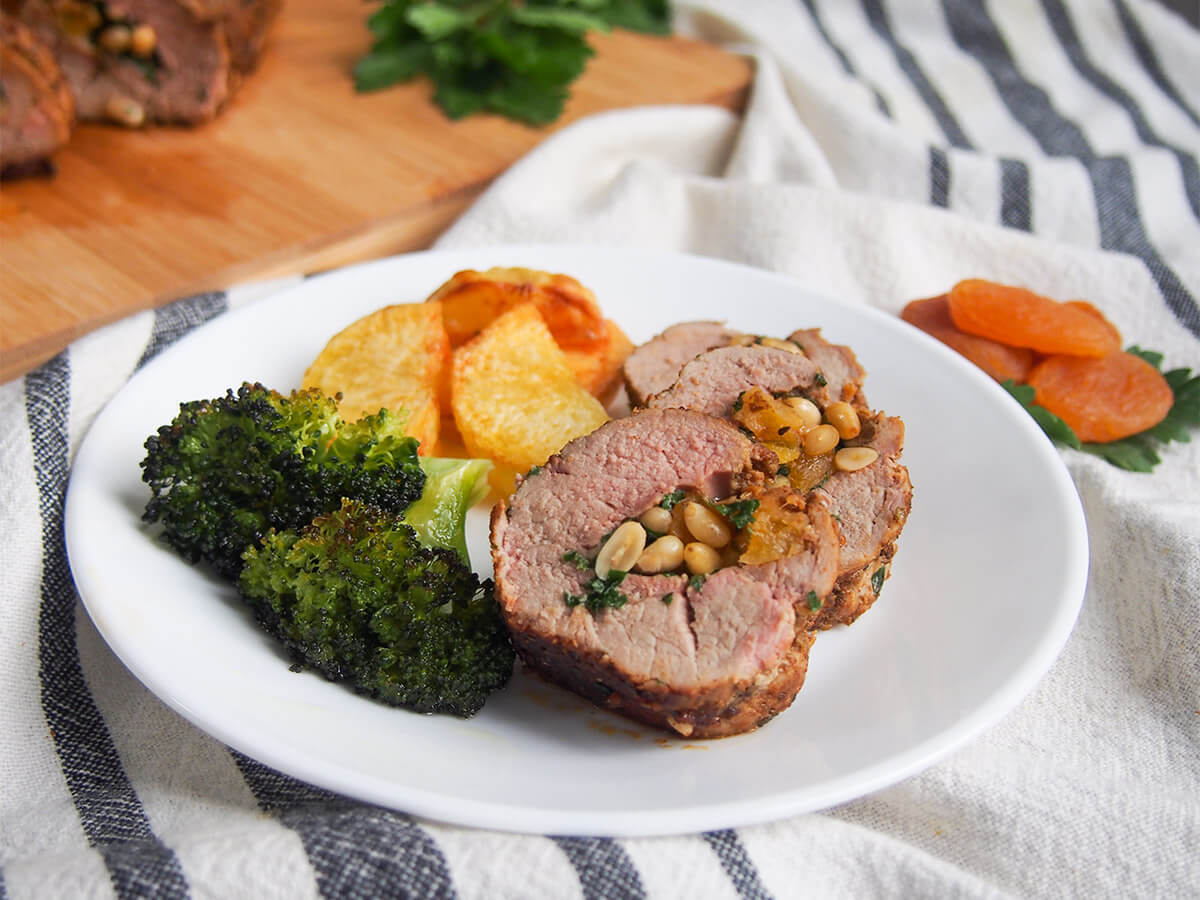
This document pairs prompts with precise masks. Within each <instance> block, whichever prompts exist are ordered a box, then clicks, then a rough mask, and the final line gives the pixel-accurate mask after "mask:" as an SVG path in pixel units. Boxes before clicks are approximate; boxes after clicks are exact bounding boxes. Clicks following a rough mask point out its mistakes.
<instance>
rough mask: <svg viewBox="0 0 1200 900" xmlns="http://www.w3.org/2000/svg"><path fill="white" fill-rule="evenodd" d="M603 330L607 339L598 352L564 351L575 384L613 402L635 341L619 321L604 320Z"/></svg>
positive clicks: (606, 400)
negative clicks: (626, 360)
mask: <svg viewBox="0 0 1200 900" xmlns="http://www.w3.org/2000/svg"><path fill="white" fill-rule="evenodd" d="M604 328H605V331H606V332H607V336H606V340H605V341H604V342H603V344H602V345H601V346H600V347H598V348H597V349H595V350H565V351H564V352H565V353H566V356H567V365H569V366H570V367H571V370H572V371H573V372H574V373H575V379H576V381H578V382H579V384H580V386H581V387H582V388H583V389H584V390H585V391H587V392H588V393H589V394H591V395H592V396H593V397H596V398H598V399H599V400H600V402H601V403H607V402H608V401H609V400H611V399H612V397H613V395H614V394H615V393H616V391H617V388H619V387H620V386H621V366H623V365H624V364H625V358H626V357H628V356H629V354H630V353H632V352H633V342H632V341H630V340H629V338H628V337H626V336H625V332H623V331H622V330H621V329H620V327H618V325H617V323H616V322H614V321H612V320H611V319H605V320H604Z"/></svg>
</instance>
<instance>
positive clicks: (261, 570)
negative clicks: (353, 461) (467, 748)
mask: <svg viewBox="0 0 1200 900" xmlns="http://www.w3.org/2000/svg"><path fill="white" fill-rule="evenodd" d="M238 586H239V589H240V590H241V592H242V595H243V596H244V597H245V598H246V601H247V602H248V603H249V604H250V606H251V607H252V608H253V610H254V611H255V613H256V615H257V616H258V619H259V621H260V622H261V623H262V624H263V626H264V627H265V628H266V629H267V630H268V631H270V632H272V633H273V634H274V635H276V636H277V637H278V638H279V639H280V640H281V641H283V643H284V644H285V645H286V646H287V648H288V649H289V651H290V652H291V653H292V655H293V656H294V658H295V659H296V660H297V661H298V662H302V663H304V664H306V665H308V666H310V667H312V668H314V669H316V670H317V671H319V672H320V673H321V674H323V675H325V676H326V677H327V678H330V679H332V680H336V681H345V682H348V683H349V684H351V685H352V686H353V687H354V688H355V690H357V691H359V692H361V693H363V694H366V695H369V696H371V697H373V698H376V699H378V700H381V701H383V702H385V703H390V704H393V705H395V706H403V707H407V708H409V709H413V710H417V711H419V712H443V713H453V714H455V715H459V716H470V715H473V714H474V713H476V712H478V710H479V709H480V707H482V706H483V703H484V700H486V699H487V696H488V694H490V693H491V692H492V691H494V690H496V689H498V688H500V687H502V686H503V685H504V684H505V682H506V681H508V678H509V676H510V675H511V674H512V668H513V650H512V647H511V645H510V644H509V641H508V636H507V633H506V631H505V628H504V623H503V621H502V620H501V618H500V612H499V608H498V607H497V605H496V601H495V599H494V597H493V593H492V584H491V582H490V581H489V582H484V583H483V584H481V583H480V582H479V579H478V578H477V577H476V575H475V574H474V573H473V572H472V571H471V569H470V568H469V567H468V566H467V565H466V564H465V563H464V562H463V561H462V560H461V559H460V558H459V556H458V555H457V554H456V553H455V552H454V551H453V550H451V549H448V548H445V547H425V546H422V544H421V543H420V542H419V541H418V539H417V535H416V532H415V531H413V529H412V527H411V526H409V525H406V524H404V523H403V522H402V520H401V518H400V517H399V516H396V515H393V514H390V513H385V512H383V511H381V510H379V509H376V508H374V507H371V506H369V505H367V504H364V503H360V502H356V501H351V500H347V501H346V502H345V503H343V504H342V506H341V507H340V508H339V509H338V510H336V511H335V512H332V513H329V514H327V515H324V516H321V517H319V518H317V519H316V520H315V521H314V522H313V523H312V524H311V525H309V526H308V527H306V528H304V529H302V530H300V531H295V530H288V531H278V532H272V533H271V534H269V535H268V536H267V538H266V539H265V540H264V541H263V542H262V544H261V545H259V546H258V547H252V548H250V549H249V550H247V551H246V564H245V568H244V569H243V570H242V573H241V578H240V580H239V582H238Z"/></svg>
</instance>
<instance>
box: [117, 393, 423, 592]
mask: <svg viewBox="0 0 1200 900" xmlns="http://www.w3.org/2000/svg"><path fill="white" fill-rule="evenodd" d="M401 424H402V422H401V420H400V419H398V418H397V417H396V416H393V415H392V414H390V413H388V412H386V411H383V412H380V413H378V414H377V415H374V416H368V417H365V418H363V419H361V420H359V421H358V422H355V423H353V424H350V423H346V422H344V421H342V419H341V417H340V416H339V415H338V412H337V403H336V402H335V401H334V400H333V399H332V398H329V397H325V396H323V395H322V394H321V393H319V392H317V391H299V392H295V393H293V394H291V395H290V396H283V395H281V394H278V393H276V392H275V391H271V390H269V389H267V388H265V387H263V386H262V385H260V384H243V385H242V386H241V387H240V388H238V390H237V392H236V393H234V392H233V391H232V390H230V391H227V392H226V394H225V396H223V397H217V398H216V399H213V400H197V401H193V402H189V403H183V404H181V405H180V407H179V415H178V416H176V418H175V419H174V421H172V422H171V424H169V425H164V426H163V427H161V428H159V429H158V432H157V433H156V434H153V435H151V436H150V437H149V438H148V439H147V440H146V444H145V447H146V457H145V459H143V460H142V464H141V465H142V480H143V481H145V482H146V483H147V484H148V485H150V490H151V498H150V501H149V502H148V503H147V504H146V509H145V512H144V513H143V516H142V518H143V519H144V520H145V521H146V522H161V523H162V525H163V529H164V536H165V538H166V540H167V542H168V543H169V544H170V545H171V546H172V547H173V548H174V549H175V550H176V551H177V552H178V553H179V554H180V555H181V556H182V557H184V558H185V559H187V560H188V561H189V562H192V563H195V562H198V561H200V560H205V561H207V562H208V563H210V564H211V565H212V566H213V568H214V569H216V571H217V572H218V573H220V574H221V575H223V576H224V577H226V578H229V579H234V578H236V577H237V575H238V573H239V572H240V571H241V569H242V553H243V551H244V550H245V549H246V548H247V547H248V546H250V545H252V544H256V543H258V541H259V540H260V539H261V538H262V537H263V536H264V535H265V534H266V533H267V532H268V531H269V530H270V529H271V528H276V529H288V528H300V527H302V526H304V525H307V524H308V523H309V522H311V521H312V520H313V518H315V517H316V516H317V515H320V514H322V513H327V512H331V511H333V510H336V509H337V508H338V507H340V506H341V503H342V498H343V497H352V498H355V499H358V500H363V501H366V502H369V503H371V504H373V505H375V506H378V507H379V508H381V509H384V510H388V511H391V512H395V513H397V514H399V513H401V512H403V511H404V510H405V509H406V508H407V507H408V506H409V504H411V503H412V502H413V501H414V500H416V499H417V498H418V497H420V496H421V490H422V487H423V485H424V482H425V475H424V473H423V472H422V470H421V467H420V464H419V462H418V460H417V442H416V440H414V439H413V438H411V437H405V436H404V435H403V433H402V431H401V428H400V426H401Z"/></svg>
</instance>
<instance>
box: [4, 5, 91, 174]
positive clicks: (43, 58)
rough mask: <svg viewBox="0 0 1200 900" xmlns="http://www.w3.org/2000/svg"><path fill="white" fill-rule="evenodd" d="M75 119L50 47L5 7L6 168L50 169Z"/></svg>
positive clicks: (27, 171) (13, 170)
mask: <svg viewBox="0 0 1200 900" xmlns="http://www.w3.org/2000/svg"><path fill="white" fill-rule="evenodd" d="M74 123H75V101H74V99H73V97H72V95H71V89H70V87H69V86H68V85H67V81H66V79H65V78H64V77H63V73H62V70H61V69H59V67H58V63H57V62H56V61H55V59H54V55H53V54H52V53H51V52H50V49H49V48H48V47H47V46H46V45H45V44H44V43H42V42H41V41H40V40H39V39H38V38H37V36H36V35H35V34H34V33H33V32H32V31H31V30H30V29H29V28H28V27H26V26H25V25H24V24H23V23H22V22H20V21H18V20H17V19H15V18H13V17H12V16H9V15H6V14H3V13H0V173H2V174H3V175H4V176H5V177H16V176H18V175H27V174H35V173H37V172H38V171H50V169H49V159H50V157H51V156H52V155H53V154H54V153H55V152H56V151H57V150H58V149H59V148H61V147H62V146H63V145H64V144H65V143H66V142H67V139H68V138H70V136H71V128H72V126H73V125H74Z"/></svg>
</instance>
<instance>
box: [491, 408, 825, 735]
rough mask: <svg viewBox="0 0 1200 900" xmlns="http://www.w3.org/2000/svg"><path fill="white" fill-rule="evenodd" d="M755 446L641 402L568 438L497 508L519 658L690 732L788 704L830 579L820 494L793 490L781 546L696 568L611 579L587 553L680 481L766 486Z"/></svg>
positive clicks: (731, 490)
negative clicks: (744, 560) (814, 604)
mask: <svg viewBox="0 0 1200 900" xmlns="http://www.w3.org/2000/svg"><path fill="white" fill-rule="evenodd" d="M752 449H753V444H752V442H751V441H750V440H749V439H748V438H747V437H746V436H745V435H743V434H741V433H740V432H739V431H738V430H737V429H736V428H734V427H732V426H731V425H730V424H729V423H727V422H725V421H722V420H720V419H717V418H713V417H711V416H707V415H704V414H702V413H699V412H695V411H692V410H682V409H662V410H645V411H641V412H636V413H634V414H633V415H632V416H630V417H629V418H626V419H617V420H613V421H611V422H608V423H607V424H605V425H603V426H601V427H600V428H599V429H597V430H596V431H594V432H592V433H591V434H589V435H586V436H584V437H581V438H578V439H576V440H574V441H572V442H571V443H569V444H568V445H567V446H566V447H564V448H563V449H562V451H560V452H559V453H558V454H556V455H555V456H553V457H551V459H550V460H549V461H548V462H547V463H546V465H545V466H544V467H542V469H541V470H540V471H537V472H536V473H535V474H531V475H530V476H529V477H528V478H526V479H524V480H522V482H521V484H520V485H519V487H518V489H517V491H516V492H515V493H514V494H513V495H512V497H511V498H509V500H508V501H507V502H505V503H502V504H498V505H497V507H496V508H495V510H494V511H493V514H492V533H491V540H492V561H493V564H494V567H495V582H496V595H497V598H498V600H499V602H500V605H501V609H502V612H503V615H504V617H505V621H506V622H507V624H508V627H509V630H510V634H511V636H512V639H513V644H514V646H515V647H516V649H517V652H518V653H519V654H520V656H521V657H522V659H523V660H524V661H525V662H526V663H527V664H528V665H529V666H530V667H532V668H533V669H535V670H536V671H538V672H540V673H542V674H543V675H545V676H546V677H547V678H549V679H551V680H553V681H556V682H558V683H559V684H562V685H563V686H565V687H567V688H569V689H570V690H573V691H575V692H577V693H579V694H581V695H582V696H584V697H586V698H588V699H590V700H592V701H593V702H595V703H597V704H600V705H602V706H605V707H607V708H610V709H612V710H614V711H616V712H618V713H620V714H622V715H625V716H627V717H629V718H632V719H635V720H638V721H641V722H645V723H647V724H650V725H654V726H657V727H661V728H665V729H668V730H671V731H674V732H675V733H677V734H681V735H685V736H688V737H704V738H708V737H721V736H725V735H730V734H737V733H739V732H743V731H747V730H750V729H753V728H756V727H758V726H760V725H762V724H764V723H765V722H767V721H768V720H770V719H771V718H772V717H773V716H775V715H776V714H778V713H779V712H780V711H782V710H783V709H785V708H787V707H788V706H789V705H790V704H791V703H792V701H793V699H794V698H795V696H796V693H797V692H798V691H799V690H800V688H801V686H802V685H803V682H804V677H805V674H806V671H807V664H808V650H809V647H810V646H811V644H812V640H813V635H812V631H811V628H810V625H811V623H812V621H813V614H812V612H811V611H810V608H809V605H808V604H807V603H804V602H798V601H799V600H801V599H802V598H809V597H812V596H814V595H816V596H822V597H823V596H826V595H827V594H828V593H829V591H830V590H832V587H833V583H834V579H835V577H836V569H837V556H838V538H837V532H836V530H835V528H834V524H833V520H832V517H831V516H830V514H829V510H828V508H827V507H826V501H825V500H824V498H820V497H814V498H811V499H810V500H807V501H806V500H805V498H803V497H802V496H799V495H791V496H789V497H788V498H785V499H783V500H782V501H780V502H779V503H777V504H775V505H776V506H777V507H778V508H779V509H783V510H785V511H786V513H787V516H788V519H787V528H788V535H789V537H788V542H787V544H786V549H785V550H784V551H783V552H782V553H780V554H777V555H771V554H767V555H766V556H765V557H763V561H762V562H759V563H754V564H740V563H738V562H737V561H736V560H734V561H733V562H732V564H728V565H724V566H722V567H719V568H717V569H715V570H714V571H712V572H711V573H710V574H708V575H706V576H703V577H691V576H689V575H688V574H687V572H686V570H682V569H681V568H675V569H672V570H669V571H664V572H658V573H654V574H649V573H643V572H639V571H637V570H636V569H635V570H634V571H630V572H628V574H625V575H619V574H618V575H617V576H616V577H615V578H614V577H613V576H612V575H611V573H610V574H609V578H608V579H604V578H601V577H600V576H599V575H598V573H597V567H596V562H597V560H598V557H602V556H603V555H604V554H603V548H604V547H605V546H606V544H607V543H608V542H609V541H610V540H611V534H612V532H614V530H615V529H617V528H618V527H619V526H622V527H623V525H624V523H627V522H629V521H631V520H636V519H637V518H638V517H640V516H641V515H642V513H643V512H644V511H646V510H648V509H650V508H651V507H656V506H659V505H660V503H662V502H663V501H664V498H666V497H668V496H669V495H672V494H673V493H674V492H677V491H683V490H686V491H688V492H692V493H694V494H696V495H699V496H703V497H706V498H713V499H720V498H725V497H728V496H730V495H731V494H739V495H742V496H744V495H745V492H746V491H747V490H749V491H751V492H752V491H753V490H754V489H755V487H759V488H761V486H762V483H763V476H762V473H760V472H758V471H757V470H756V469H755V467H754V461H753V458H752Z"/></svg>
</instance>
